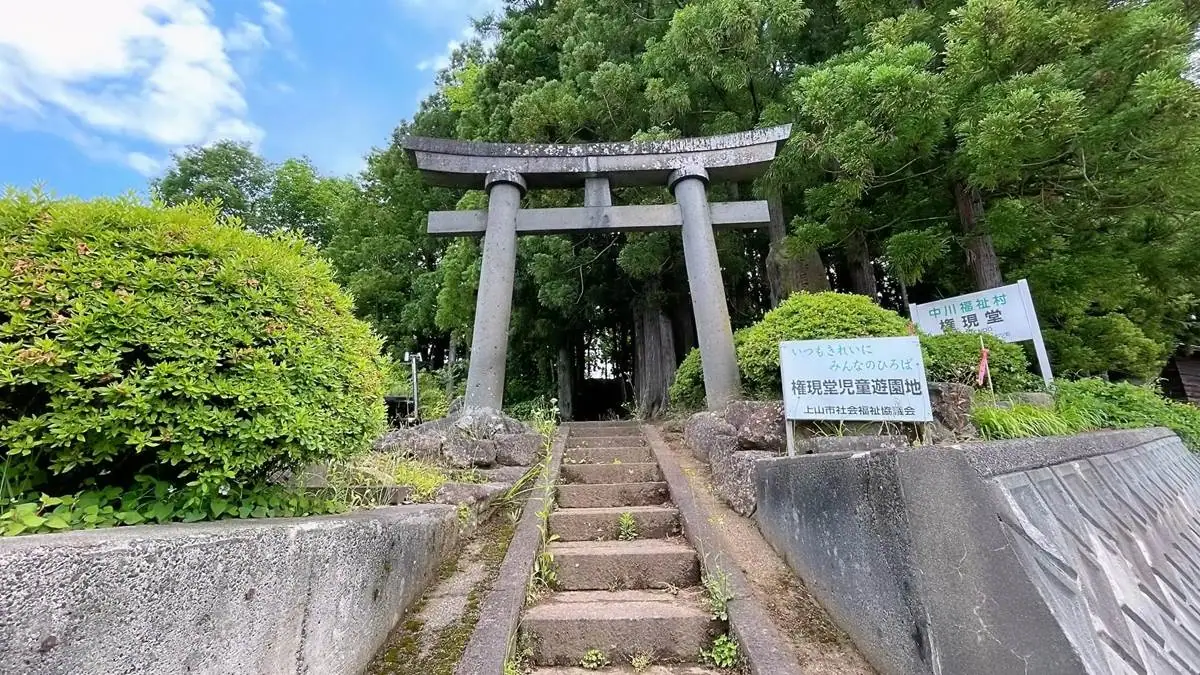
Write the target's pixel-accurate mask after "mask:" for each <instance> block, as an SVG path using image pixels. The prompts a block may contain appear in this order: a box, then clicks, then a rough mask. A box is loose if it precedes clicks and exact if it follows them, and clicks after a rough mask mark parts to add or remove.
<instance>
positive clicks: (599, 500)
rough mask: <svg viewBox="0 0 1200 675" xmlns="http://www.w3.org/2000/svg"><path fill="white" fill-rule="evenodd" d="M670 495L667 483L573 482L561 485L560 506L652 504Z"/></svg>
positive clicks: (586, 506) (659, 502)
mask: <svg viewBox="0 0 1200 675" xmlns="http://www.w3.org/2000/svg"><path fill="white" fill-rule="evenodd" d="M669 497H670V491H669V490H668V489H667V484H666V483H662V482H653V483H611V484H604V483H592V484H587V483H574V484H572V485H559V486H558V506H559V507H560V508H568V509H570V508H589V507H592V508H595V507H604V506H651V505H654V504H662V503H663V502H665V501H667V499H668V498H669Z"/></svg>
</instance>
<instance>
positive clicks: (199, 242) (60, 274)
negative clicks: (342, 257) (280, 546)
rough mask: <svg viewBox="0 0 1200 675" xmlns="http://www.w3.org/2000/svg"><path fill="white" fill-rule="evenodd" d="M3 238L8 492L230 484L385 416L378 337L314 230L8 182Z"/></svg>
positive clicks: (268, 472)
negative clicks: (31, 189) (314, 242)
mask: <svg viewBox="0 0 1200 675" xmlns="http://www.w3.org/2000/svg"><path fill="white" fill-rule="evenodd" d="M0 245H2V246H3V249H2V250H0V447H3V448H5V449H6V456H5V457H3V460H4V462H5V465H4V467H3V468H5V470H6V471H5V474H6V477H7V481H8V483H7V484H6V485H0V498H3V497H5V496H6V495H4V494H3V493H4V492H5V491H7V493H8V494H7V496H8V497H9V499H12V498H13V495H16V494H20V493H21V492H26V491H37V492H43V493H47V494H50V495H68V494H73V493H76V492H78V491H81V490H84V491H86V490H101V489H116V488H121V489H132V488H133V487H135V486H138V485H152V486H155V489H158V490H160V491H161V490H164V489H165V490H166V491H167V492H169V493H172V494H173V493H175V491H176V490H184V491H189V490H190V491H192V492H199V493H206V494H210V495H214V496H215V495H228V494H230V491H231V490H240V489H242V487H243V486H245V485H248V484H251V483H254V482H256V481H260V482H261V481H266V480H267V479H268V478H269V477H270V476H272V475H274V474H275V473H276V472H278V471H280V470H286V469H292V468H296V467H299V466H302V465H304V464H307V463H309V462H313V461H318V460H327V459H333V458H340V457H343V456H346V455H348V454H350V453H353V452H355V451H358V450H360V449H363V448H365V447H366V446H367V444H368V443H369V442H370V440H371V439H372V438H373V437H374V436H375V435H376V434H377V433H378V432H379V431H380V430H381V428H382V426H383V420H384V408H383V401H382V394H383V378H382V374H381V366H382V359H381V357H380V356H379V353H380V343H379V340H378V339H377V338H376V337H375V336H374V335H373V333H372V332H371V330H370V329H369V328H368V327H367V326H366V324H364V323H362V322H361V321H359V320H357V319H355V318H354V317H353V315H352V314H351V302H350V299H349V298H348V297H347V296H346V295H345V294H344V293H343V292H342V291H341V290H340V289H339V288H338V287H337V285H336V284H335V283H334V282H333V277H332V273H331V270H330V268H329V266H328V265H327V264H326V263H325V262H324V261H323V260H322V259H321V258H320V257H319V256H318V255H317V254H316V252H315V251H314V250H313V249H312V248H311V247H309V246H307V245H306V244H304V243H303V242H301V241H299V240H291V239H267V238H263V237H260V236H257V235H253V234H250V233H248V232H246V231H244V230H242V229H240V228H238V227H234V226H230V225H225V224H222V223H220V222H218V221H217V217H216V213H215V211H214V210H213V209H211V208H209V207H204V206H198V205H192V206H184V207H175V208H160V207H152V206H147V205H144V204H139V203H137V202H136V201H134V200H129V199H123V200H95V201H90V202H83V201H75V200H67V201H47V200H44V199H41V198H39V197H34V196H29V195H23V194H17V193H9V194H7V195H5V196H4V197H3V198H0ZM162 482H166V483H167V487H165V488H164V487H163V485H162ZM106 494H110V493H106ZM115 494H116V493H115V492H112V493H111V495H115ZM161 496H162V495H160V497H161ZM212 503H213V506H212V512H211V513H210V514H209V515H207V516H206V517H220V516H221V515H222V508H223V507H220V506H217V504H220V503H221V501H220V500H219V499H216V498H215V497H214V500H213V501H212ZM2 510H3V509H2V508H0V511H2ZM250 513H251V511H250V509H249V508H247V509H246V510H244V511H243V512H241V513H240V514H237V515H242V516H245V515H249V514H250ZM186 518H187V519H198V518H199V517H198V516H197V514H196V513H191V514H189V515H188V516H186Z"/></svg>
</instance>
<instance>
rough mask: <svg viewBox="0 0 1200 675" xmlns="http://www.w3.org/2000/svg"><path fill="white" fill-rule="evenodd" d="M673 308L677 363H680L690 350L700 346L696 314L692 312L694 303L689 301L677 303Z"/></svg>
mask: <svg viewBox="0 0 1200 675" xmlns="http://www.w3.org/2000/svg"><path fill="white" fill-rule="evenodd" d="M672 309H673V311H672V313H671V314H672V317H673V318H674V320H675V321H674V324H675V334H674V335H675V346H676V349H675V364H676V365H679V362H680V361H682V360H683V358H684V357H685V356H687V354H688V352H690V351H692V350H693V349H695V348H696V347H697V346H699V345H698V344H697V341H696V316H695V315H694V314H692V304H691V303H690V302H687V301H684V302H679V303H676V304H675V306H674V307H673V308H672Z"/></svg>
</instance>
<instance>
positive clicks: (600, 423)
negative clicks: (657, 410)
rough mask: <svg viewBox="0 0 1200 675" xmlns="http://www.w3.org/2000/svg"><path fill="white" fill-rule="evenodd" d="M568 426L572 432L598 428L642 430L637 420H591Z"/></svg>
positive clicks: (568, 423) (572, 423)
mask: <svg viewBox="0 0 1200 675" xmlns="http://www.w3.org/2000/svg"><path fill="white" fill-rule="evenodd" d="M567 426H569V427H570V428H571V430H572V431H574V430H576V429H595V428H598V427H599V428H605V427H613V428H617V429H628V428H630V427H632V428H634V429H640V428H641V426H642V423H641V422H639V421H637V420H591V421H588V422H567Z"/></svg>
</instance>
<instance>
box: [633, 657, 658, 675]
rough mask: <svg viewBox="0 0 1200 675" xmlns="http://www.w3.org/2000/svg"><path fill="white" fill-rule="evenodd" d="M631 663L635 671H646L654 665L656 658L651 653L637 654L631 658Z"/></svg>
mask: <svg viewBox="0 0 1200 675" xmlns="http://www.w3.org/2000/svg"><path fill="white" fill-rule="evenodd" d="M629 665H630V666H632V667H633V672H635V673H644V672H646V671H647V670H649V669H650V666H652V665H654V658H653V657H651V656H650V655H649V654H635V655H634V656H633V658H631V659H629Z"/></svg>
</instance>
